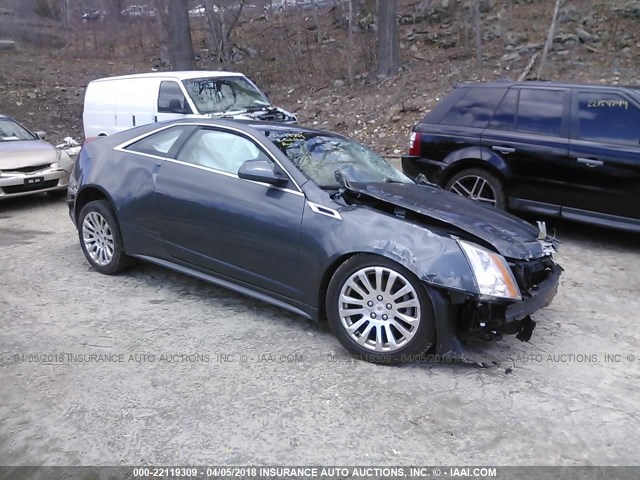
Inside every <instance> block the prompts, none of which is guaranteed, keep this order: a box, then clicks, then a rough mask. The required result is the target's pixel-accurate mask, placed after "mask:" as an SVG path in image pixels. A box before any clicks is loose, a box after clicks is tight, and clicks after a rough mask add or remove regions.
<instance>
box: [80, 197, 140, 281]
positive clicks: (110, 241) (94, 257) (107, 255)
mask: <svg viewBox="0 0 640 480" xmlns="http://www.w3.org/2000/svg"><path fill="white" fill-rule="evenodd" d="M78 226H79V228H78V235H79V236H80V246H81V247H82V251H83V252H84V256H85V257H86V258H87V260H88V261H89V263H90V264H91V266H92V267H93V268H95V269H96V270H97V271H98V272H100V273H104V274H106V275H113V274H114V273H118V272H120V271H122V270H124V269H125V268H126V267H128V266H129V265H130V263H131V262H130V258H129V257H127V255H126V254H125V252H124V246H123V243H122V237H121V236H120V228H119V227H118V222H117V221H116V217H115V215H114V214H113V211H112V210H111V207H110V206H109V203H108V202H107V201H105V200H95V201H93V202H89V203H87V204H86V205H85V206H84V207H83V208H82V210H81V211H80V215H79V216H78Z"/></svg>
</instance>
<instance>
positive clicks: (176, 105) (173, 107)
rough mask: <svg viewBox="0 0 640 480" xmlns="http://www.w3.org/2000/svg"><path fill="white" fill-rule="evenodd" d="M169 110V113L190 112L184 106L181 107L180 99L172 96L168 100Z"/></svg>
mask: <svg viewBox="0 0 640 480" xmlns="http://www.w3.org/2000/svg"><path fill="white" fill-rule="evenodd" d="M169 111H170V112H171V113H181V114H186V113H191V112H189V111H187V109H186V108H182V102H180V100H178V99H177V98H174V99H173V100H169Z"/></svg>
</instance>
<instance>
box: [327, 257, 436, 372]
mask: <svg viewBox="0 0 640 480" xmlns="http://www.w3.org/2000/svg"><path fill="white" fill-rule="evenodd" d="M326 311H327V318H328V320H329V325H330V326H331V329H332V330H333V332H334V334H335V335H336V336H337V337H338V340H339V341H340V343H341V344H342V345H343V346H344V347H345V348H346V349H347V350H349V351H350V352H352V353H354V354H355V355H357V356H358V357H360V358H362V359H364V360H368V361H371V362H374V363H398V362H405V361H411V360H412V359H413V358H416V357H417V356H419V355H421V354H423V353H424V352H425V351H426V350H427V349H428V348H429V347H430V346H431V345H433V341H434V338H435V325H434V321H433V306H432V304H431V300H430V299H429V295H428V294H427V291H426V289H425V288H424V286H423V285H422V283H421V282H420V280H419V279H418V278H417V277H416V276H415V275H414V274H413V273H412V272H410V271H409V270H407V269H406V268H404V267H403V266H401V265H399V264H397V263H395V262H393V261H391V260H389V259H387V258H384V257H380V256H377V255H370V254H360V255H356V256H354V257H351V258H350V259H348V260H347V261H346V262H344V263H343V264H342V265H341V266H340V267H339V268H338V270H337V271H336V272H335V274H334V275H333V278H332V279H331V282H330V283H329V289H328V291H327V298H326Z"/></svg>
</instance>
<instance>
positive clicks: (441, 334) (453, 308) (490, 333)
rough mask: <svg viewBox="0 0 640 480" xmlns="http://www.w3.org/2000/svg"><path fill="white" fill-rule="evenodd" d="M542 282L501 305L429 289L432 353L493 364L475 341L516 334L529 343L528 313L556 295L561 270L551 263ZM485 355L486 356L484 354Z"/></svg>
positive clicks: (533, 324) (491, 359)
mask: <svg viewBox="0 0 640 480" xmlns="http://www.w3.org/2000/svg"><path fill="white" fill-rule="evenodd" d="M548 268H549V269H548V271H547V272H546V276H545V278H544V280H542V281H541V282H539V283H538V284H536V285H531V286H530V288H528V289H526V290H524V289H523V290H522V295H523V299H522V300H520V301H518V302H512V303H502V302H492V301H486V300H485V301H483V300H482V299H480V298H473V297H470V296H468V295H463V294H460V293H458V292H452V291H447V290H440V289H430V291H429V293H430V296H431V300H432V302H433V306H434V314H435V319H436V320H435V321H436V332H437V342H436V345H435V347H434V348H435V353H436V354H437V355H439V356H442V357H444V358H449V359H453V360H457V361H462V362H465V363H478V364H490V363H494V359H493V358H491V356H490V354H488V353H487V352H482V350H481V349H478V348H477V347H478V340H481V341H492V340H497V339H500V338H501V337H502V335H512V334H515V335H516V338H518V339H519V340H521V341H523V342H527V341H529V339H530V338H531V335H532V333H533V329H534V328H535V326H536V323H535V322H534V321H533V320H532V319H531V314H533V313H534V312H536V311H538V310H540V309H542V308H544V307H546V306H548V305H549V304H550V303H551V302H552V300H553V298H554V297H555V296H556V293H557V291H558V286H559V284H560V276H561V274H562V272H563V269H562V267H561V266H560V265H558V264H556V263H553V262H552V263H550V267H548ZM485 353H486V354H485Z"/></svg>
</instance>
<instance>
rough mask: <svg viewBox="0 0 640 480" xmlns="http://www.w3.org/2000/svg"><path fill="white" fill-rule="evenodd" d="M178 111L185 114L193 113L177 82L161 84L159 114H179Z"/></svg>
mask: <svg viewBox="0 0 640 480" xmlns="http://www.w3.org/2000/svg"><path fill="white" fill-rule="evenodd" d="M176 110H180V113H185V114H187V113H193V112H192V111H191V107H189V104H188V103H187V99H186V98H185V96H184V94H183V93H182V90H181V89H180V85H178V83H177V82H172V81H164V82H161V83H160V93H159V94H158V112H161V113H177V112H176Z"/></svg>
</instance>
